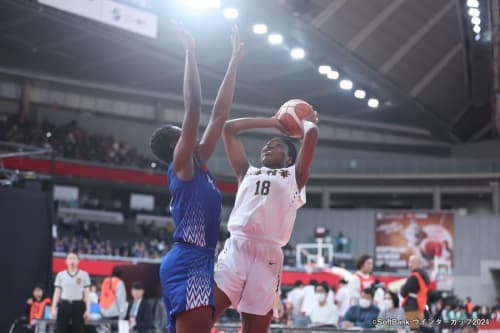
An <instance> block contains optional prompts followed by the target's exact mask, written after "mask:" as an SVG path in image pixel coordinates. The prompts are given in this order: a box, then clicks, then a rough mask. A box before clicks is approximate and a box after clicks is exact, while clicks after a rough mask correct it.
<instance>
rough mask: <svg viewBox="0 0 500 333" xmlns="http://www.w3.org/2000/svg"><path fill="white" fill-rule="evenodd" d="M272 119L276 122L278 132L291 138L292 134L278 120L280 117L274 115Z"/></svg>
mask: <svg viewBox="0 0 500 333" xmlns="http://www.w3.org/2000/svg"><path fill="white" fill-rule="evenodd" d="M271 118H272V119H273V120H274V121H275V127H276V129H277V130H278V131H280V132H281V133H283V134H284V135H286V136H290V132H288V131H287V129H286V128H285V126H283V124H282V123H281V121H280V120H279V119H278V117H277V116H276V115H274V116H273V117H271Z"/></svg>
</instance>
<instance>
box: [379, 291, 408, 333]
mask: <svg viewBox="0 0 500 333" xmlns="http://www.w3.org/2000/svg"><path fill="white" fill-rule="evenodd" d="M384 309H385V310H384V311H382V312H381V313H380V314H379V316H378V318H377V325H376V326H377V328H378V329H389V330H403V329H407V328H408V326H407V325H406V316H405V312H404V311H403V309H402V308H400V307H399V297H398V295H396V294H395V293H393V292H391V291H386V292H385V294H384Z"/></svg>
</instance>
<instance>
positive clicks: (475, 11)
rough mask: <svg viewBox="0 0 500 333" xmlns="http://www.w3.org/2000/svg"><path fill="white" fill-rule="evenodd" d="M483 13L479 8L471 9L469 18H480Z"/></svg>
mask: <svg viewBox="0 0 500 333" xmlns="http://www.w3.org/2000/svg"><path fill="white" fill-rule="evenodd" d="M479 15H481V12H480V11H479V9H477V8H469V16H479Z"/></svg>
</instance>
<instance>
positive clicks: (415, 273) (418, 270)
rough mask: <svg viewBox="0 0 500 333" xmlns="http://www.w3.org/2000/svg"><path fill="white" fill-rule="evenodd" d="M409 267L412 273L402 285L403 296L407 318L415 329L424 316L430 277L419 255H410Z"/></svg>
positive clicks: (411, 327)
mask: <svg viewBox="0 0 500 333" xmlns="http://www.w3.org/2000/svg"><path fill="white" fill-rule="evenodd" d="M408 268H409V270H410V272H411V275H410V277H409V278H408V279H407V280H406V282H405V284H404V285H403V286H402V287H401V296H402V297H404V299H403V309H404V310H405V314H406V319H408V320H409V321H410V329H412V330H415V329H417V328H418V324H417V323H418V322H422V320H423V318H424V311H425V308H426V306H427V291H428V288H429V283H430V279H429V276H428V275H427V273H426V272H425V271H424V270H423V269H422V259H421V258H420V257H419V256H417V255H412V256H410V258H409V259H408Z"/></svg>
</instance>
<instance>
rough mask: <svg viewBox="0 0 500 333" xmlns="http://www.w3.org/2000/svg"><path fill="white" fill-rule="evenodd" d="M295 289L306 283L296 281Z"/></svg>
mask: <svg viewBox="0 0 500 333" xmlns="http://www.w3.org/2000/svg"><path fill="white" fill-rule="evenodd" d="M293 285H294V286H295V287H300V286H303V285H304V283H303V282H302V281H301V280H297V281H295V283H294V284H293Z"/></svg>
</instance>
